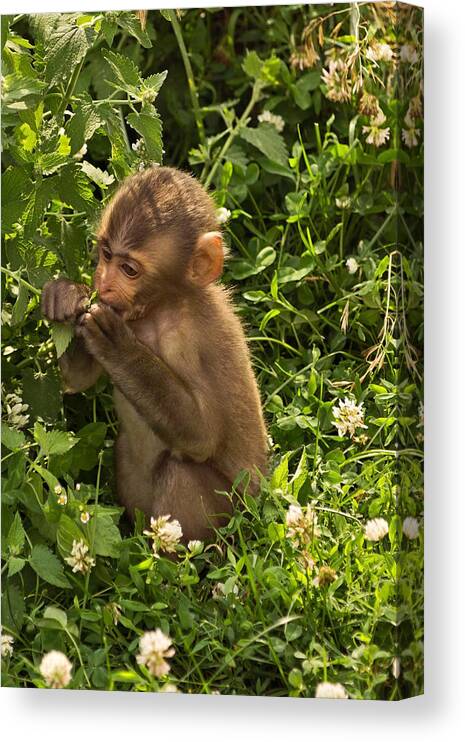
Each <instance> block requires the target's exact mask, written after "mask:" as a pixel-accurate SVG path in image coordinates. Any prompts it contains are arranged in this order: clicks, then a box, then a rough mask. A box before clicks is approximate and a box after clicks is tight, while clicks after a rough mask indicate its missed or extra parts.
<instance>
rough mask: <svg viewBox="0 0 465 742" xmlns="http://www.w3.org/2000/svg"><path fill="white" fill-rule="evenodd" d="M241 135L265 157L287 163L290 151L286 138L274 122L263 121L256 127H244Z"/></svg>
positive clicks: (282, 163)
mask: <svg viewBox="0 0 465 742" xmlns="http://www.w3.org/2000/svg"><path fill="white" fill-rule="evenodd" d="M239 136H240V137H241V139H244V140H245V141H246V142H248V143H249V144H251V145H253V146H254V147H256V148H257V149H258V150H260V152H262V154H264V155H265V157H268V159H270V160H272V161H273V162H277V163H279V164H280V165H283V166H285V165H287V160H288V152H287V147H286V144H285V141H284V138H283V137H282V136H281V134H280V133H279V132H278V130H277V129H276V127H275V126H273V124H269V123H266V122H265V123H262V124H260V125H259V126H257V127H256V128H255V129H251V128H248V127H244V128H243V129H240V131H239Z"/></svg>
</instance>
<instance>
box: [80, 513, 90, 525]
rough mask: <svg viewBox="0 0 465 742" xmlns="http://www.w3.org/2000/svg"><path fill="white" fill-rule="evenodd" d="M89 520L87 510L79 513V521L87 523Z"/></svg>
mask: <svg viewBox="0 0 465 742" xmlns="http://www.w3.org/2000/svg"><path fill="white" fill-rule="evenodd" d="M89 521H90V513H89V511H88V510H84V512H83V513H81V523H88V522H89Z"/></svg>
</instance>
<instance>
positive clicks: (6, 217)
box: [2, 166, 34, 234]
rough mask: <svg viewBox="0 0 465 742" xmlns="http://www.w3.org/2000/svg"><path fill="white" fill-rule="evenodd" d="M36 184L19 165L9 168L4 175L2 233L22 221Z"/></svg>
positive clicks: (9, 230) (6, 232)
mask: <svg viewBox="0 0 465 742" xmlns="http://www.w3.org/2000/svg"><path fill="white" fill-rule="evenodd" d="M33 190H34V184H33V183H32V181H31V180H30V178H29V176H28V174H27V173H26V172H25V171H24V170H23V169H22V168H20V167H19V166H18V167H10V168H8V169H7V170H6V171H5V172H4V173H3V175H2V234H8V233H9V232H12V231H13V225H14V224H16V223H17V222H20V221H21V217H22V215H23V213H24V211H25V206H26V203H27V202H28V200H29V198H30V197H31V196H32V194H33Z"/></svg>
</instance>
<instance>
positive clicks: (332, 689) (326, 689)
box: [315, 683, 349, 698]
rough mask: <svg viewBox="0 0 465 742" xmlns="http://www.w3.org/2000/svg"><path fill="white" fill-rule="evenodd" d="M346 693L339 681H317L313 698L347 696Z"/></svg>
mask: <svg viewBox="0 0 465 742" xmlns="http://www.w3.org/2000/svg"><path fill="white" fill-rule="evenodd" d="M348 697H349V696H348V693H347V691H346V689H345V688H344V686H343V685H341V683H318V685H317V687H316V691H315V698H348Z"/></svg>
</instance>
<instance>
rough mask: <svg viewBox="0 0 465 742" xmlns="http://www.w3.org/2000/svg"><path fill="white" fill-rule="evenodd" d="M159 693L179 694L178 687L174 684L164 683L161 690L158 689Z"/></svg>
mask: <svg viewBox="0 0 465 742" xmlns="http://www.w3.org/2000/svg"><path fill="white" fill-rule="evenodd" d="M160 693H179V691H178V686H177V685H175V684H174V683H165V685H164V686H163V688H160Z"/></svg>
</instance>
